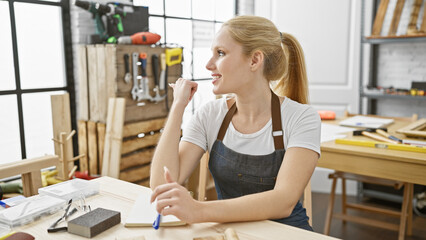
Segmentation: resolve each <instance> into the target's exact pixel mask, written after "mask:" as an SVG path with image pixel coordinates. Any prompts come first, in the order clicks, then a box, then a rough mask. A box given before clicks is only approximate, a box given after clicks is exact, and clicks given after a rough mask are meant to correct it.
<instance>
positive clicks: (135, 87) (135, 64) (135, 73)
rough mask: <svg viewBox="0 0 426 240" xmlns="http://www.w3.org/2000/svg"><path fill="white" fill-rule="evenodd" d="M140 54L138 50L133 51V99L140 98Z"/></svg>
mask: <svg viewBox="0 0 426 240" xmlns="http://www.w3.org/2000/svg"><path fill="white" fill-rule="evenodd" d="M138 57H139V54H138V53H137V52H134V53H132V65H133V88H132V91H131V93H132V99H133V100H137V99H138V92H139V83H138V75H139V73H138V63H139V60H138Z"/></svg>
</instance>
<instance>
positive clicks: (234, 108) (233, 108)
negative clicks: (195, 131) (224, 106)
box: [217, 102, 237, 141]
mask: <svg viewBox="0 0 426 240" xmlns="http://www.w3.org/2000/svg"><path fill="white" fill-rule="evenodd" d="M236 111H237V104H236V102H234V104H232V106H231V108H230V109H229V110H228V113H226V115H225V118H224V119H223V122H222V125H221V126H220V129H219V133H218V134H217V140H220V141H223V137H225V133H226V130H227V129H228V126H229V123H230V122H231V120H232V117H233V116H234V114H235V112H236Z"/></svg>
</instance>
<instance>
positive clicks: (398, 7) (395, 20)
mask: <svg viewBox="0 0 426 240" xmlns="http://www.w3.org/2000/svg"><path fill="white" fill-rule="evenodd" d="M404 3H405V0H398V2H397V3H396V7H395V9H394V11H393V15H392V22H391V25H390V28H389V32H388V36H395V35H396V31H397V30H398V25H399V20H400V19H401V14H402V9H403V8H404Z"/></svg>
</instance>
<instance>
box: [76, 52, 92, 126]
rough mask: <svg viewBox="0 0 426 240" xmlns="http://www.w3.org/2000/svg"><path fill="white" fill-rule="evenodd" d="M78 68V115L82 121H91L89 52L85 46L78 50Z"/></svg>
mask: <svg viewBox="0 0 426 240" xmlns="http://www.w3.org/2000/svg"><path fill="white" fill-rule="evenodd" d="M77 51H78V52H77V64H78V65H77V67H78V88H77V89H78V115H77V118H78V119H80V120H85V121H88V120H89V117H90V116H89V91H88V88H89V86H88V82H87V50H86V46H85V45H79V46H78V50H77Z"/></svg>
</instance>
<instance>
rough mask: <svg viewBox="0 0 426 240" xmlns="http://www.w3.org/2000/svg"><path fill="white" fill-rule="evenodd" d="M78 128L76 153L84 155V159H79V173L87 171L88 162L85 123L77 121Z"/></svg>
mask: <svg viewBox="0 0 426 240" xmlns="http://www.w3.org/2000/svg"><path fill="white" fill-rule="evenodd" d="M77 128H78V152H79V155H81V154H84V157H82V158H80V171H81V172H85V171H88V170H89V168H88V161H87V155H88V152H87V149H88V146H87V144H88V140H87V122H86V121H84V120H78V121H77Z"/></svg>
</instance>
